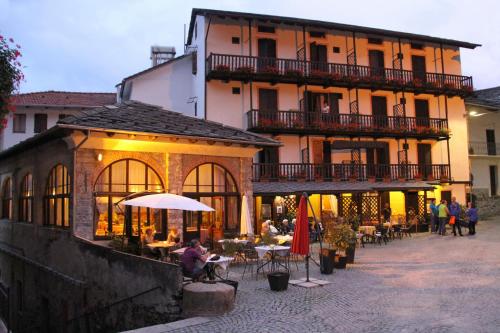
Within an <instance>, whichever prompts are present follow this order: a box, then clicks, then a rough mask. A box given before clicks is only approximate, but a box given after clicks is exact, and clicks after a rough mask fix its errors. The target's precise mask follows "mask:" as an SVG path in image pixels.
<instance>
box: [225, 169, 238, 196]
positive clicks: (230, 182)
mask: <svg viewBox="0 0 500 333" xmlns="http://www.w3.org/2000/svg"><path fill="white" fill-rule="evenodd" d="M226 180H227V189H226V191H228V192H238V190H237V189H236V184H235V183H234V181H233V177H231V175H230V174H229V172H228V173H227V174H226Z"/></svg>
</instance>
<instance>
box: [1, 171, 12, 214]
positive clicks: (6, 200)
mask: <svg viewBox="0 0 500 333" xmlns="http://www.w3.org/2000/svg"><path fill="white" fill-rule="evenodd" d="M2 218H3V219H8V220H11V219H12V180H11V178H10V177H9V178H7V179H6V180H5V181H4V182H3V186H2Z"/></svg>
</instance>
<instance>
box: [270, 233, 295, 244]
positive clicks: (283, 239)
mask: <svg viewBox="0 0 500 333" xmlns="http://www.w3.org/2000/svg"><path fill="white" fill-rule="evenodd" d="M274 239H276V240H277V241H278V244H280V245H281V244H284V243H286V242H291V241H292V240H293V236H290V235H284V236H283V235H277V236H274Z"/></svg>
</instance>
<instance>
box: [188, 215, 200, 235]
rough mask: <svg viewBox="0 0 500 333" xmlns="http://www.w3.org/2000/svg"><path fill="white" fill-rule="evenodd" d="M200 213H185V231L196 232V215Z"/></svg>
mask: <svg viewBox="0 0 500 333" xmlns="http://www.w3.org/2000/svg"><path fill="white" fill-rule="evenodd" d="M199 213H200V212H186V222H185V223H186V231H187V232H196V231H198V214H199Z"/></svg>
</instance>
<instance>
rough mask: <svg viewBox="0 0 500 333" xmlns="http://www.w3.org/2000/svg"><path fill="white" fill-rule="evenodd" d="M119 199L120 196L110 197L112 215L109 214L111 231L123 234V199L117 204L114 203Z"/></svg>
mask: <svg viewBox="0 0 500 333" xmlns="http://www.w3.org/2000/svg"><path fill="white" fill-rule="evenodd" d="M121 199H122V198H120V197H113V198H112V199H111V203H112V206H111V207H112V212H113V215H112V216H111V223H112V224H111V231H112V232H113V233H114V234H115V235H123V228H124V225H125V205H124V204H123V201H122V202H121V203H119V204H118V205H115V203H117V202H118V201H120V200H121Z"/></svg>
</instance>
